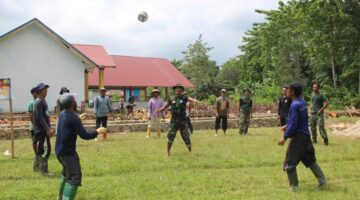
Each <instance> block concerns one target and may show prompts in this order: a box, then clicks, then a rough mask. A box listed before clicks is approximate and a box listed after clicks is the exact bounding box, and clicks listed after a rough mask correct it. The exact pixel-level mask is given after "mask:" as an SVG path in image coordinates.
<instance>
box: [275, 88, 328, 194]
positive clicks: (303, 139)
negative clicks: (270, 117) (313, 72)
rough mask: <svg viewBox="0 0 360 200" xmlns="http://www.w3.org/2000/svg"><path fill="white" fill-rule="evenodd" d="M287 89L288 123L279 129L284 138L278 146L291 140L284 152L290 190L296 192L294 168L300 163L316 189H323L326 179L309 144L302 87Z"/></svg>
mask: <svg viewBox="0 0 360 200" xmlns="http://www.w3.org/2000/svg"><path fill="white" fill-rule="evenodd" d="M289 89H290V91H289V93H290V97H291V99H292V104H291V106H290V110H289V115H288V123H287V125H286V126H283V127H282V128H281V129H282V131H284V136H283V137H282V138H281V139H280V140H279V142H278V144H279V145H280V146H283V145H284V144H285V142H286V140H287V139H288V138H290V139H291V140H290V142H289V146H288V149H287V152H286V158H285V162H284V166H283V167H284V171H286V172H287V176H288V179H289V185H290V188H291V189H292V190H293V191H296V190H297V188H298V185H299V181H298V176H297V173H296V166H297V165H298V164H299V162H300V161H301V162H302V163H303V164H304V165H305V166H306V167H308V168H310V169H311V171H312V172H313V174H314V175H315V177H316V178H317V179H318V182H319V184H318V187H319V188H323V187H324V186H325V185H326V178H325V176H324V173H323V172H322V170H321V168H320V167H319V165H318V164H317V163H316V158H315V150H314V147H313V145H312V143H311V139H310V131H309V127H308V109H307V106H306V103H305V101H304V100H303V99H301V97H300V96H301V94H302V90H303V88H302V85H301V84H299V83H293V84H291V85H290V86H289Z"/></svg>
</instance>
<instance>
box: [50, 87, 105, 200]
mask: <svg viewBox="0 0 360 200" xmlns="http://www.w3.org/2000/svg"><path fill="white" fill-rule="evenodd" d="M60 104H61V107H62V108H63V109H64V110H63V111H61V112H60V115H59V122H58V126H57V135H56V143H55V153H56V156H57V159H58V161H59V163H60V164H61V166H62V176H61V181H60V188H59V195H58V199H69V200H72V199H74V198H75V195H76V192H77V188H78V187H79V186H81V179H82V174H81V166H80V159H79V156H78V154H77V152H76V140H77V136H78V135H79V136H80V138H81V139H85V140H90V139H94V138H96V136H97V135H98V133H102V131H103V130H106V129H105V128H99V129H98V130H96V131H92V132H87V131H86V130H85V128H84V126H83V124H82V123H81V120H80V118H79V117H78V116H77V115H76V114H75V111H76V105H77V104H76V101H75V97H74V95H73V94H69V93H67V94H64V95H62V96H61V97H60Z"/></svg>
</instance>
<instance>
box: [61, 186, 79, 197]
mask: <svg viewBox="0 0 360 200" xmlns="http://www.w3.org/2000/svg"><path fill="white" fill-rule="evenodd" d="M77 188H78V186H76V185H71V184H70V183H65V187H64V193H63V197H62V199H63V200H74V199H75V195H76V192H77Z"/></svg>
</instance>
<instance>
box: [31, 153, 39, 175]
mask: <svg viewBox="0 0 360 200" xmlns="http://www.w3.org/2000/svg"><path fill="white" fill-rule="evenodd" d="M39 170H40V156H38V155H36V156H35V158H34V162H33V171H34V172H38V171H39Z"/></svg>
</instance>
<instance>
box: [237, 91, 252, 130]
mask: <svg viewBox="0 0 360 200" xmlns="http://www.w3.org/2000/svg"><path fill="white" fill-rule="evenodd" d="M243 94H244V96H243V97H241V98H240V106H239V109H240V110H239V113H240V128H239V133H240V134H247V133H248V129H249V125H250V118H251V115H252V104H253V101H252V99H251V97H250V95H251V91H250V89H248V88H246V89H244V90H243Z"/></svg>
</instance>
